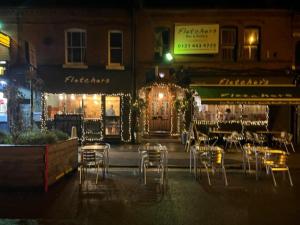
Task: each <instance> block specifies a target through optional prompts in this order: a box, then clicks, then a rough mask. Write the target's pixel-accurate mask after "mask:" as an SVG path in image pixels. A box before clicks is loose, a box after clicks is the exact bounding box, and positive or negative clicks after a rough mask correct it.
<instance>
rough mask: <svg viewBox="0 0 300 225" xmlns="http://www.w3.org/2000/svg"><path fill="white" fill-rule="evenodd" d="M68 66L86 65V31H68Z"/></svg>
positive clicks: (66, 40) (66, 44)
mask: <svg viewBox="0 0 300 225" xmlns="http://www.w3.org/2000/svg"><path fill="white" fill-rule="evenodd" d="M65 37H66V39H65V46H66V64H85V63H86V31H85V30H82V29H69V30H67V31H66V36H65Z"/></svg>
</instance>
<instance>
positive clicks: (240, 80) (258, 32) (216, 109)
mask: <svg viewBox="0 0 300 225" xmlns="http://www.w3.org/2000/svg"><path fill="white" fill-rule="evenodd" d="M137 18H138V19H137V21H138V22H137V43H138V44H137V46H140V47H141V44H142V43H143V44H144V43H145V42H147V43H148V46H149V48H148V49H147V50H145V49H143V51H139V49H141V48H140V47H137V61H138V63H137V68H136V69H137V71H138V74H139V78H138V86H139V87H140V88H143V86H144V85H145V84H144V82H146V83H147V77H148V75H149V73H151V71H153V68H157V67H158V72H156V73H154V74H155V79H158V80H159V75H160V74H161V73H163V74H164V76H165V77H167V78H168V79H169V83H172V82H175V83H177V84H179V85H181V86H183V87H184V88H188V90H189V91H190V93H192V94H193V95H194V96H195V97H196V99H197V102H198V103H197V102H195V103H194V106H195V107H194V109H196V110H195V111H194V113H193V115H192V119H193V120H194V121H195V122H196V123H197V124H198V125H200V126H201V127H203V131H205V132H208V130H209V129H228V130H239V131H241V130H243V131H245V130H262V129H269V130H286V131H288V132H291V133H293V134H294V137H295V140H299V122H298V121H299V119H298V105H299V103H300V102H299V100H300V98H299V97H300V93H299V88H298V81H297V76H298V75H297V74H298V71H297V68H296V65H295V58H296V55H297V54H296V52H295V48H296V47H295V46H296V42H297V41H296V40H295V37H296V36H297V35H293V36H292V35H291V34H292V33H293V32H295V30H297V29H299V22H296V21H298V20H297V19H296V18H297V17H295V14H294V13H293V12H291V11H289V10H270V9H268V10H265V9H256V10H251V9H232V10H231V9H222V10H213V9H202V10H201V9H190V8H187V9H182V10H176V9H168V10H160V9H148V10H144V11H142V12H140V14H138V15H137ZM294 20H295V21H294ZM146 24H150V25H147V26H146ZM142 37H144V38H142ZM297 37H298V36H297ZM139 40H143V42H139ZM139 44H140V45H139ZM166 53H171V54H172V55H173V60H172V61H171V62H167V61H166V60H165V55H166ZM298 54H299V53H298ZM298 57H299V56H298ZM156 74H157V75H158V76H156ZM143 78H146V79H143ZM199 102H200V103H199ZM186 123H187V122H186ZM185 129H187V127H186V125H185ZM181 132H182V130H181Z"/></svg>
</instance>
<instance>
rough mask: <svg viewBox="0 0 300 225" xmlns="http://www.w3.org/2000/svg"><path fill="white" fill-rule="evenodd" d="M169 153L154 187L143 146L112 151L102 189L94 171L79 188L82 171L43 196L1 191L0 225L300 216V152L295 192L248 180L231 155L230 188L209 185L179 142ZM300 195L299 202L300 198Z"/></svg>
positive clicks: (187, 222)
mask: <svg viewBox="0 0 300 225" xmlns="http://www.w3.org/2000/svg"><path fill="white" fill-rule="evenodd" d="M163 144H165V145H166V146H167V148H168V150H169V155H168V156H169V167H170V168H169V171H168V177H167V181H166V183H165V185H161V184H160V182H159V176H158V173H157V172H156V171H154V170H150V172H149V173H148V179H147V184H146V185H145V184H144V183H143V182H142V180H141V179H140V176H139V173H138V168H137V165H138V145H131V144H125V145H112V146H111V150H110V163H111V167H110V169H109V173H108V177H107V178H106V179H104V178H102V177H101V179H100V181H99V183H98V184H97V185H96V184H95V177H96V174H95V171H94V170H90V171H89V173H88V177H87V178H86V180H85V182H84V183H83V184H82V185H80V184H79V175H78V172H77V171H75V172H73V173H72V174H69V175H68V176H66V177H64V178H63V179H61V180H60V181H59V182H58V183H57V184H55V185H53V186H51V187H50V189H49V191H48V192H47V193H44V192H42V191H37V190H26V191H25V190H19V191H16V190H14V191H10V190H5V191H4V190H1V191H0V225H98V224H99V225H101V224H107V225H225V224H226V225H242V224H243V225H253V224H255V225H277V224H278V225H282V224H287V225H294V224H298V223H299V215H300V205H299V200H298V199H299V198H300V188H299V187H300V170H299V168H300V167H299V165H300V154H299V153H300V151H299V150H300V149H299V148H296V153H291V155H290V157H289V167H290V169H291V174H292V178H293V183H294V186H293V187H291V186H290V185H289V182H288V179H284V178H285V177H284V176H280V174H276V179H277V182H278V186H277V187H274V186H273V182H272V178H271V176H269V175H267V174H266V173H264V172H263V173H262V174H261V176H260V177H259V180H256V178H255V173H254V172H251V173H248V174H244V173H243V171H242V169H241V168H242V167H241V165H242V161H241V154H240V153H238V152H235V151H234V150H231V151H229V152H227V153H226V158H225V164H226V167H227V178H228V182H229V185H228V186H225V185H224V181H223V179H222V175H221V174H219V173H217V174H216V175H215V176H212V177H211V179H212V186H209V185H208V181H207V177H206V174H205V173H204V172H203V174H202V176H201V177H199V179H195V178H194V176H193V175H192V174H191V173H189V169H188V167H189V154H188V153H187V152H184V146H183V145H182V144H180V143H179V142H170V143H169V142H168V143H167V142H166V143H163ZM297 196H298V197H297Z"/></svg>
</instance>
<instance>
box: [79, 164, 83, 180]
mask: <svg viewBox="0 0 300 225" xmlns="http://www.w3.org/2000/svg"><path fill="white" fill-rule="evenodd" d="M81 183H82V166H80V167H79V184H81Z"/></svg>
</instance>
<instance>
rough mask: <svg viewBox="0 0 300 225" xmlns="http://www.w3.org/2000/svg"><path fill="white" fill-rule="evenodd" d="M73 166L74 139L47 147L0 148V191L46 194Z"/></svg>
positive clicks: (76, 147)
mask: <svg viewBox="0 0 300 225" xmlns="http://www.w3.org/2000/svg"><path fill="white" fill-rule="evenodd" d="M77 166H78V140H77V138H73V139H69V140H66V141H62V142H59V143H56V144H51V145H0V187H5V188H30V187H35V188H36V187H37V188H44V190H45V191H47V190H48V186H49V185H52V184H54V183H55V182H56V181H57V180H59V179H60V178H61V177H63V176H64V175H65V174H67V173H69V172H71V171H73V170H74V169H76V168H77Z"/></svg>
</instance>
